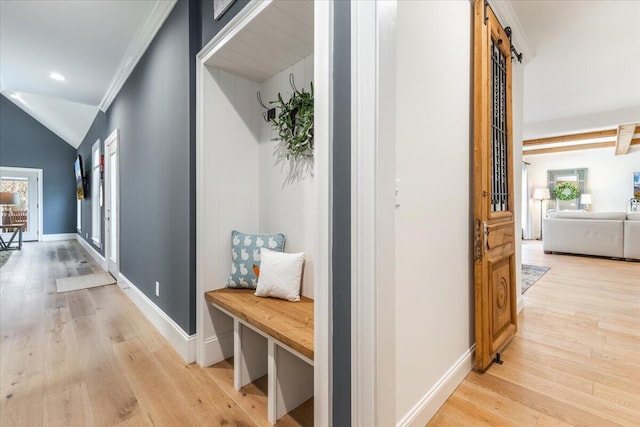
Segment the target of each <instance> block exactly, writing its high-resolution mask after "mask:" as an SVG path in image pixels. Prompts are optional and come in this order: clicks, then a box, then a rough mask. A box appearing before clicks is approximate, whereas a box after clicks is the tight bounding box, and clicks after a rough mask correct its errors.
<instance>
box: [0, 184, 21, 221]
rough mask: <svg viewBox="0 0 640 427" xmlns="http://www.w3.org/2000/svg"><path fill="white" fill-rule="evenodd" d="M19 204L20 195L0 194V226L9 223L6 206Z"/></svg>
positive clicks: (3, 192)
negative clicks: (0, 223) (0, 222)
mask: <svg viewBox="0 0 640 427" xmlns="http://www.w3.org/2000/svg"><path fill="white" fill-rule="evenodd" d="M19 204H20V195H19V194H18V193H10V192H8V191H2V192H0V206H2V225H5V224H9V223H10V222H11V212H9V208H8V206H14V205H19Z"/></svg>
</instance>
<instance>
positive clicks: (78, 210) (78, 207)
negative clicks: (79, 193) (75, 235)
mask: <svg viewBox="0 0 640 427" xmlns="http://www.w3.org/2000/svg"><path fill="white" fill-rule="evenodd" d="M76 229H77V230H78V232H80V231H82V200H80V199H77V200H76Z"/></svg>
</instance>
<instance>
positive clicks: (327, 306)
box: [196, 0, 333, 426]
mask: <svg viewBox="0 0 640 427" xmlns="http://www.w3.org/2000/svg"><path fill="white" fill-rule="evenodd" d="M270 3H272V0H265V1H259V0H252V1H251V2H249V4H247V6H245V7H244V8H243V9H242V10H241V11H240V12H239V13H238V14H237V15H236V16H235V17H234V18H233V19H232V20H231V21H230V22H229V24H227V25H226V26H225V28H223V29H222V30H221V31H220V32H219V33H218V34H217V35H216V36H215V37H214V38H213V39H212V40H211V41H210V42H209V43H207V45H206V46H205V47H204V48H203V49H202V50H201V51H200V52H199V53H198V55H197V59H196V224H203V223H204V221H205V220H206V218H205V214H204V209H203V206H202V203H199V201H201V200H204V197H206V196H205V194H203V191H202V184H201V183H202V182H204V173H203V170H204V167H205V165H204V164H203V152H204V119H205V118H204V116H203V111H204V108H203V103H204V100H203V93H204V92H203V72H204V69H205V64H206V62H207V61H208V60H209V59H210V58H211V57H212V56H213V55H214V54H215V52H216V51H217V50H219V49H220V47H222V46H223V45H224V44H225V43H226V41H228V40H229V39H230V38H231V37H233V36H234V35H235V34H236V33H237V32H238V31H239V30H240V29H242V27H244V26H245V25H246V24H247V23H249V22H250V21H251V20H252V19H253V18H254V17H255V16H257V15H258V14H259V13H260V12H261V11H262V10H264V8H265V7H267V6H268V5H269V4H270ZM332 43H333V4H332V2H325V1H316V2H314V89H315V90H314V95H315V105H316V107H315V121H316V126H315V135H314V140H315V147H316V153H315V160H314V162H315V164H314V172H315V182H316V185H317V187H316V189H317V194H318V199H317V207H318V236H317V242H318V243H317V244H318V247H317V260H316V265H315V269H314V271H315V277H314V282H315V283H322V286H317V287H316V289H315V293H314V294H315V295H314V297H315V321H314V324H315V354H314V365H315V366H314V402H315V403H314V423H315V425H319V426H329V425H331V424H332V417H333V415H332V412H331V411H332V408H331V400H332V394H331V390H332V375H333V374H332V368H331V365H332V363H331V362H332V345H331V344H332V342H331V328H332V322H333V316H332V312H331V307H332V304H331V219H332V204H331V197H332V191H331V188H332V187H331V177H332V167H331V153H332V148H331V144H332V142H333V140H332V135H333V127H332V123H333V121H332V116H331V113H332V111H333V86H332V75H333V68H332V67H333V61H332V57H333V49H332ZM203 245H204V242H203V239H197V242H196V260H198V259H199V257H200V255H199V254H201V253H202V252H203V249H204V248H203ZM201 265H202V263H200V262H196V336H197V338H196V343H197V351H196V354H197V362H198V363H199V364H201V365H202V364H203V363H205V360H206V356H205V348H206V342H205V340H206V338H207V337H205V336H204V334H203V333H201V331H203V330H204V321H205V312H208V309H207V307H206V303H205V300H204V283H205V277H204V272H203V268H201Z"/></svg>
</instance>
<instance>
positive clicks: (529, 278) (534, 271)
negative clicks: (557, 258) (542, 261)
mask: <svg viewBox="0 0 640 427" xmlns="http://www.w3.org/2000/svg"><path fill="white" fill-rule="evenodd" d="M547 271H549V267H541V266H539V265H527V264H522V293H523V294H524V293H525V292H527V289H529V288H530V287H531V286H532V285H533V284H534V283H536V282H537V281H538V280H540V278H541V277H542V276H544V274H545V273H546V272H547Z"/></svg>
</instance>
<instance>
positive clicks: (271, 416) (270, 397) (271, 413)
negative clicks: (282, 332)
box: [267, 339, 278, 425]
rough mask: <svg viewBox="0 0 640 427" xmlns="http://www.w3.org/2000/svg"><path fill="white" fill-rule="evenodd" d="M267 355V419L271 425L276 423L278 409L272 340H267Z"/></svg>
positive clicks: (274, 350)
mask: <svg viewBox="0 0 640 427" xmlns="http://www.w3.org/2000/svg"><path fill="white" fill-rule="evenodd" d="M267 347H268V353H269V367H268V372H267V419H268V420H269V422H270V423H271V424H272V425H275V423H276V421H278V416H277V413H278V408H277V407H276V404H277V401H278V399H277V398H276V394H277V382H278V349H277V347H276V343H275V341H274V340H272V339H269V340H268V343H267Z"/></svg>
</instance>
